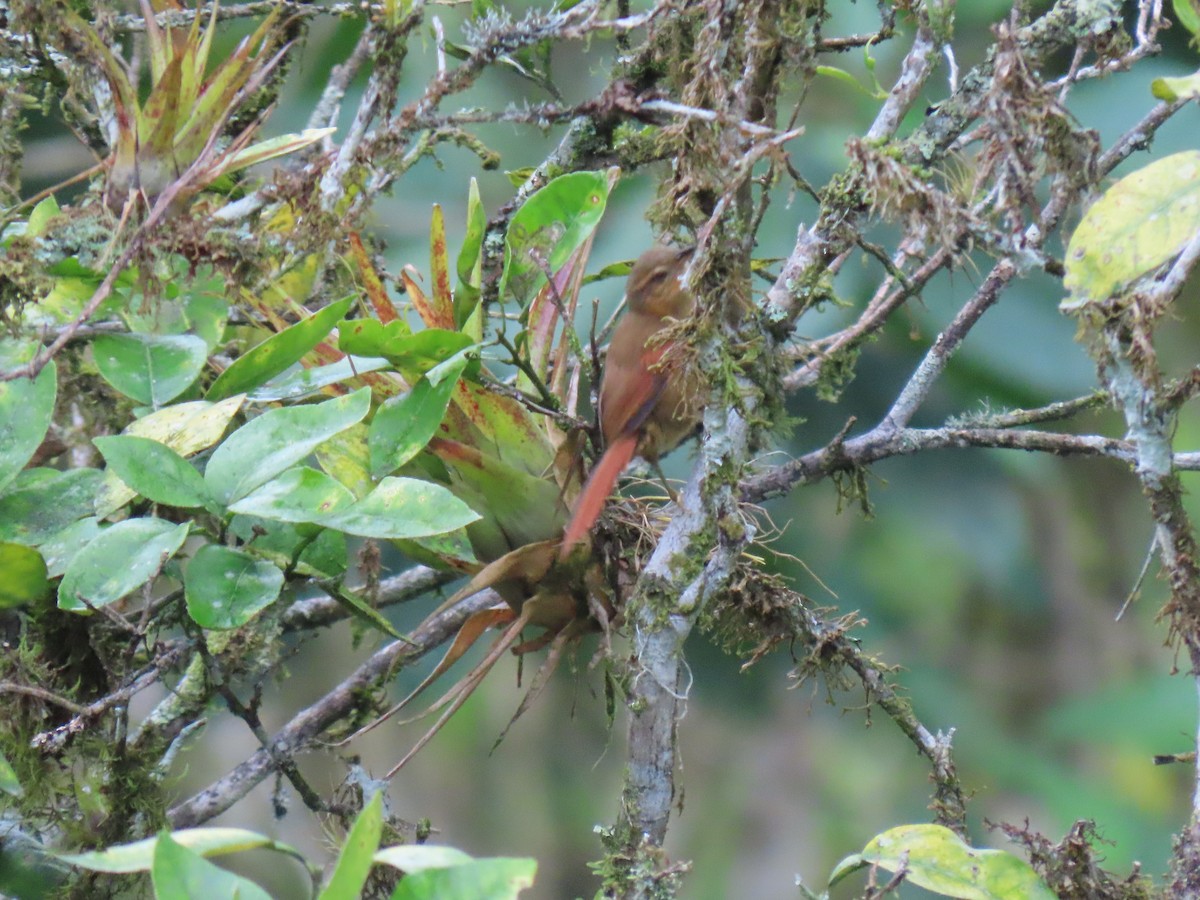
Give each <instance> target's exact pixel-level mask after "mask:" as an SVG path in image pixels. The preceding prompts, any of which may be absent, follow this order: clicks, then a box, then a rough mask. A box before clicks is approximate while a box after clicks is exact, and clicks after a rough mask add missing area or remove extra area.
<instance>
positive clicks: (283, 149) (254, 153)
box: [213, 128, 337, 175]
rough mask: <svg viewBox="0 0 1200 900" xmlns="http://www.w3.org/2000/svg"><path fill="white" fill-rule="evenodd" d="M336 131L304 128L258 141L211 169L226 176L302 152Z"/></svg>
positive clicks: (332, 129) (333, 129)
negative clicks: (295, 132) (296, 132)
mask: <svg viewBox="0 0 1200 900" xmlns="http://www.w3.org/2000/svg"><path fill="white" fill-rule="evenodd" d="M335 131H337V129H336V128H306V129H304V131H301V132H300V133H298V134H281V135H277V136H276V137H273V138H267V139H266V140H262V141H259V142H258V143H256V144H252V145H251V146H249V147H246V148H245V149H244V150H239V151H238V152H237V153H234V154H231V155H230V156H227V157H225V158H224V159H222V160H221V161H220V162H219V163H218V164H217V165H216V166H215V167H214V169H213V171H214V172H215V173H217V174H218V175H227V174H229V173H230V172H237V171H240V170H241V169H245V168H248V167H249V166H256V165H258V164H259V163H262V162H266V161H267V160H271V159H277V158H279V157H280V156H286V155H287V154H289V153H295V152H296V151H297V150H303V149H304V148H305V147H308V146H310V145H312V144H315V143H316V142H317V141H319V140H321V139H322V138H325V137H328V136H329V135H331V134H333V133H334V132H335Z"/></svg>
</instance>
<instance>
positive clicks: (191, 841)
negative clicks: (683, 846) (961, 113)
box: [58, 793, 537, 900]
mask: <svg viewBox="0 0 1200 900" xmlns="http://www.w3.org/2000/svg"><path fill="white" fill-rule="evenodd" d="M383 837H384V811H383V795H382V794H380V793H376V794H375V795H374V796H373V797H372V798H371V799H370V800H369V801H368V802H367V803H366V804H365V805H364V807H363V809H362V812H361V813H359V815H358V818H357V819H356V820H355V821H354V823H353V825H351V827H350V829H349V831H348V832H347V834H346V837H345V841H344V843H343V844H342V849H341V852H340V853H339V854H338V857H337V860H336V862H335V863H334V865H333V866H332V867H331V868H330V871H329V874H328V877H326V878H324V879H322V878H321V872H320V870H319V869H315V868H314V869H310V871H309V874H310V876H311V877H312V882H313V885H314V888H315V891H314V895H315V896H316V898H317V900H357V898H359V897H361V896H363V889H364V886H365V885H366V884H367V879H368V878H369V877H380V878H383V879H384V880H385V881H387V882H391V883H394V882H396V881H397V880H398V875H399V873H404V877H403V879H399V883H398V884H395V886H394V888H393V889H392V890H390V891H389V895H390V896H391V897H392V898H393V900H437V898H441V900H446V898H463V900H468V898H471V900H511V898H514V897H516V896H517V894H518V893H519V892H520V891H521V890H522V889H524V888H527V887H529V886H530V885H532V884H533V878H534V874H535V872H536V870H537V863H536V862H535V861H534V860H532V859H508V858H495V859H473V858H471V857H470V856H468V855H467V854H466V853H463V852H462V851H461V850H456V849H454V848H453V847H442V846H436V845H433V844H418V845H413V844H408V845H405V844H398V845H393V846H386V847H381V846H380V844H381V842H382V840H383ZM249 850H269V851H273V852H277V853H282V854H285V855H287V856H291V857H294V858H295V859H298V860H299V861H300V862H301V863H305V859H304V857H303V856H302V855H301V854H300V853H299V851H297V850H296V849H294V848H292V847H289V846H287V845H286V844H281V843H279V842H278V841H273V840H271V839H270V838H267V837H264V836H263V835H260V834H256V833H254V832H251V831H245V830H243V829H237V828H188V829H183V830H181V831H177V832H174V833H173V834H172V833H169V832H166V831H164V832H162V833H160V834H158V835H157V836H155V837H152V838H146V839H145V840H141V841H135V842H133V843H130V844H121V845H117V846H113V847H107V848H105V849H104V850H96V851H92V852H87V853H73V854H61V855H60V856H59V857H58V858H59V859H60V860H61V861H62V862H64V863H67V864H68V865H71V866H75V867H78V868H80V869H84V870H87V871H89V872H102V873H108V874H115V875H129V874H134V873H148V874H149V875H150V879H151V882H152V884H153V887H154V896H155V897H156V898H159V900H170V898H187V897H201V896H213V897H244V898H246V900H270V895H269V894H267V893H266V892H265V891H264V890H263V889H262V888H261V887H259V886H258V885H257V884H256V883H255V882H253V881H251V880H249V879H248V878H243V877H242V876H240V875H236V874H234V873H233V872H228V871H226V870H224V869H221V868H219V867H217V866H215V865H214V864H212V863H211V862H209V861H208V859H207V857H210V856H222V855H225V854H230V853H241V852H246V851H249ZM373 869H374V870H375V874H374V875H373V872H372V870H373ZM381 869H383V870H384V873H383V874H379V873H380V870H381ZM389 873H390V874H389Z"/></svg>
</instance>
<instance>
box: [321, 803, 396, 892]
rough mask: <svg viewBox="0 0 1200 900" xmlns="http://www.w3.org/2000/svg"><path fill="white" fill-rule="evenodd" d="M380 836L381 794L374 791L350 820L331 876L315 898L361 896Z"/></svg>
mask: <svg viewBox="0 0 1200 900" xmlns="http://www.w3.org/2000/svg"><path fill="white" fill-rule="evenodd" d="M382 834H383V792H382V791H376V792H375V795H374V796H372V797H371V800H370V802H368V803H367V805H366V806H364V807H363V810H362V812H360V813H359V814H358V818H357V819H355V820H354V825H353V826H352V827H351V828H350V833H349V834H347V835H346V843H345V844H343V845H342V852H341V853H339V854H338V861H337V865H336V866H335V867H334V870H333V874H332V875H330V876H329V883H328V884H326V885H325V887H324V889H322V891H321V893H320V894H318V895H317V900H342V898H353V897H359V896H361V894H362V889H363V885H364V884H366V883H367V875H369V874H370V872H371V862H372V858H371V857H372V856H373V855H374V853H375V851H376V850H377V849H378V848H379V838H380V836H381V835H382Z"/></svg>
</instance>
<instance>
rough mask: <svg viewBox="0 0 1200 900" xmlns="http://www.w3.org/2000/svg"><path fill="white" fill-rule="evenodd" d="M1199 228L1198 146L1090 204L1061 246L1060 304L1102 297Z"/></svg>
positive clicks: (1165, 259)
mask: <svg viewBox="0 0 1200 900" xmlns="http://www.w3.org/2000/svg"><path fill="white" fill-rule="evenodd" d="M1198 230H1200V150H1188V151H1185V152H1183V153H1176V154H1173V155H1171V156H1168V157H1165V158H1164V159H1160V160H1158V161H1157V162H1154V163H1151V164H1150V165H1148V166H1146V167H1145V168H1143V169H1139V170H1138V171H1136V172H1134V173H1133V174H1131V175H1127V176H1125V177H1124V178H1122V179H1121V180H1120V181H1118V182H1117V183H1116V184H1114V185H1113V186H1112V187H1111V188H1109V189H1108V191H1107V192H1106V193H1105V194H1104V196H1103V197H1101V198H1100V199H1099V200H1097V201H1096V202H1095V203H1094V204H1092V207H1091V209H1089V210H1088V211H1087V214H1086V215H1085V216H1084V217H1083V221H1082V222H1080V223H1079V227H1078V228H1076V229H1075V233H1074V234H1073V235H1072V236H1071V242H1070V244H1069V245H1068V247H1067V259H1066V269H1067V275H1066V279H1065V280H1064V284H1065V285H1066V288H1067V290H1068V291H1069V292H1070V293H1071V299H1070V300H1068V301H1066V302H1064V303H1063V304H1062V306H1061V308H1062V309H1077V308H1079V307H1081V306H1083V305H1084V304H1086V303H1087V302H1088V301H1093V300H1104V299H1106V298H1108V297H1111V296H1112V295H1113V294H1116V293H1118V292H1119V291H1121V290H1122V289H1124V288H1126V287H1128V286H1129V285H1130V284H1131V283H1132V282H1133V281H1135V280H1136V279H1138V278H1140V277H1142V276H1143V275H1146V274H1148V273H1150V272H1152V271H1154V270H1155V269H1156V268H1158V267H1159V266H1161V265H1163V264H1164V263H1166V262H1168V261H1170V260H1171V259H1172V258H1173V257H1174V256H1176V255H1177V254H1178V253H1179V252H1180V250H1182V249H1183V247H1184V246H1185V245H1186V244H1187V242H1188V241H1189V240H1191V239H1192V238H1193V237H1194V236H1195V234H1196V232H1197V231H1198Z"/></svg>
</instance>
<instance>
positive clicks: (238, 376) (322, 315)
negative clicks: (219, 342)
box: [205, 297, 354, 400]
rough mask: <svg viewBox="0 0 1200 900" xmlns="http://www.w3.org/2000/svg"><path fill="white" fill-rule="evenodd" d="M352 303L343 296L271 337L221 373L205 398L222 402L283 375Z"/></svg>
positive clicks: (323, 336)
mask: <svg viewBox="0 0 1200 900" xmlns="http://www.w3.org/2000/svg"><path fill="white" fill-rule="evenodd" d="M353 302H354V298H353V297H347V298H346V299H344V300H339V301H338V302H337V303H331V304H330V305H329V306H327V307H325V308H324V309H322V310H321V311H320V312H318V313H316V314H314V315H311V316H309V317H308V318H307V319H303V320H301V321H299V322H297V323H296V324H295V325H292V326H290V327H289V328H285V329H284V330H283V331H281V332H279V333H278V334H273V335H271V336H270V337H269V338H267V339H266V340H265V341H263V342H262V343H261V344H259V345H258V346H257V347H255V348H254V349H253V350H251V351H249V352H248V353H246V354H244V355H243V356H241V357H239V358H238V359H237V360H235V361H234V363H233V365H231V366H230V367H229V368H228V369H226V370H225V371H224V372H222V373H221V375H220V377H218V378H217V380H216V381H214V382H213V385H212V387H210V388H209V389H208V393H207V394H206V395H205V396H206V397H207V398H208V399H209V400H223V399H224V398H226V397H232V396H233V395H234V394H240V393H243V392H244V391H248V390H250V389H251V388H255V387H258V386H259V385H261V384H265V383H266V382H267V381H269V380H270V379H272V378H274V377H275V376H276V375H279V374H280V373H282V372H284V371H285V370H286V369H287V368H288V367H289V366H291V365H292V364H293V363H296V362H298V361H299V360H300V359H301V358H302V357H303V356H304V355H305V354H306V353H308V352H309V351H310V350H312V348H313V347H315V346H317V344H319V343H321V341H322V340H324V339H325V337H326V335H328V334H329V332H331V331H333V327H334V326H335V325H337V323H338V322H339V321H340V320H341V319H342V318H343V317H344V316H345V315H346V313H347V312H349V311H350V305H351V304H352V303H353Z"/></svg>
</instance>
